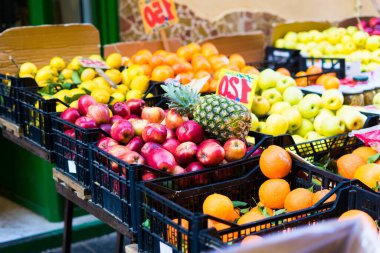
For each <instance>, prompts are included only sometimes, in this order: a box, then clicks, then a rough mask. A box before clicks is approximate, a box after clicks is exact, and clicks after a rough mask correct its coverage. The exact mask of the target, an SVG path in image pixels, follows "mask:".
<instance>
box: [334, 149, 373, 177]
mask: <svg viewBox="0 0 380 253" xmlns="http://www.w3.org/2000/svg"><path fill="white" fill-rule="evenodd" d="M364 164H366V162H365V161H364V160H363V158H361V157H360V156H358V155H356V154H346V155H344V156H341V157H339V159H338V160H337V167H338V173H339V174H340V175H341V176H342V177H344V178H348V179H353V178H354V174H355V171H356V170H357V168H359V167H360V166H362V165H364Z"/></svg>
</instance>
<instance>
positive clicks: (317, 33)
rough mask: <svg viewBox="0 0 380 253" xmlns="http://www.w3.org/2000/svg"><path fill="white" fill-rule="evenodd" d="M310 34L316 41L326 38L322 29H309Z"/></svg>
mask: <svg viewBox="0 0 380 253" xmlns="http://www.w3.org/2000/svg"><path fill="white" fill-rule="evenodd" d="M309 34H310V36H311V40H312V41H314V42H316V43H319V42H321V41H323V40H324V39H325V36H324V35H323V34H322V33H321V32H320V31H317V30H311V31H309Z"/></svg>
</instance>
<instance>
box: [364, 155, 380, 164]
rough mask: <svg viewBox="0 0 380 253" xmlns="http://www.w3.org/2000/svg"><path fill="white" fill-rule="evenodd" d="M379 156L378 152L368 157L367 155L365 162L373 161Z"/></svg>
mask: <svg viewBox="0 0 380 253" xmlns="http://www.w3.org/2000/svg"><path fill="white" fill-rule="evenodd" d="M379 158H380V153H377V154H376V155H371V156H370V157H368V159H367V162H368V163H374V162H376V161H377V160H379Z"/></svg>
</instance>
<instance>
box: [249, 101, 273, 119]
mask: <svg viewBox="0 0 380 253" xmlns="http://www.w3.org/2000/svg"><path fill="white" fill-rule="evenodd" d="M269 110H270V103H269V102H268V100H267V99H266V98H264V97H262V96H256V97H254V98H253V102H252V107H251V112H252V113H254V114H256V115H257V116H259V117H262V116H264V115H266V114H267V113H268V112H269Z"/></svg>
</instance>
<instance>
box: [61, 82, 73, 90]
mask: <svg viewBox="0 0 380 253" xmlns="http://www.w3.org/2000/svg"><path fill="white" fill-rule="evenodd" d="M61 86H62V89H65V90H69V89H70V88H71V83H63V84H62V85H61Z"/></svg>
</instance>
